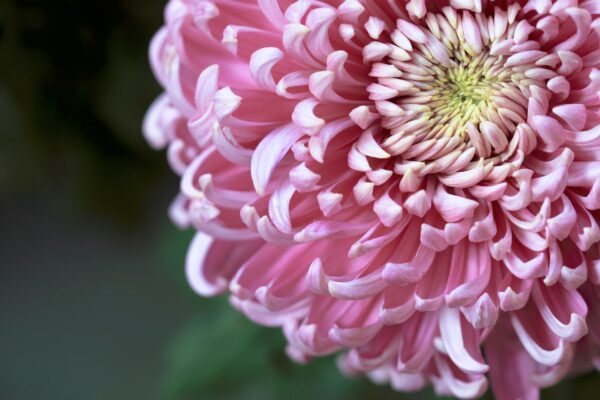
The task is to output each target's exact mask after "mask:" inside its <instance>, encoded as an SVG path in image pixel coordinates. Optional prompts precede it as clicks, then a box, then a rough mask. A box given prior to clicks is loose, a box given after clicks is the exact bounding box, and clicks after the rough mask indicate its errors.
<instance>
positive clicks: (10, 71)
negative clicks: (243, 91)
mask: <svg viewBox="0 0 600 400" xmlns="http://www.w3.org/2000/svg"><path fill="white" fill-rule="evenodd" d="M163 6H164V1H163V0H120V1H117V0H102V1H101V0H70V1H69V0H63V1H58V0H20V1H16V0H0V138H1V144H0V215H1V221H0V250H1V253H0V268H1V271H2V275H1V277H0V400H38V399H40V400H96V399H97V400H138V399H140V400H152V399H173V400H188V399H190V400H191V399H203V400H205V399H207V400H208V399H265V400H268V399H306V398H315V399H433V398H434V396H433V394H432V392H431V390H427V391H425V392H423V393H418V394H412V395H402V394H398V393H395V392H393V391H392V390H391V389H389V388H387V387H378V386H374V385H372V384H371V383H369V382H368V381H366V380H365V379H356V378H354V379H348V378H343V377H342V376H340V374H339V372H338V371H337V369H336V367H335V359H334V358H331V359H324V360H318V361H315V362H313V363H311V364H310V365H309V366H298V365H294V364H293V363H291V362H290V361H288V360H287V358H286V357H285V354H284V352H283V347H284V340H283V338H282V335H281V333H280V332H279V331H277V330H269V329H265V328H260V327H257V326H255V325H253V324H251V323H250V322H248V321H247V320H245V318H243V317H242V316H240V315H238V314H237V313H236V312H235V311H234V310H233V309H231V308H230V307H229V305H228V303H227V300H226V299H224V298H221V299H200V298H198V297H197V296H195V295H194V294H193V293H192V292H191V290H190V289H189V288H188V287H187V285H186V283H185V280H184V274H183V263H184V257H185V251H186V247H187V242H188V241H189V240H190V238H191V236H192V233H191V232H182V231H178V230H177V229H176V228H175V227H173V225H172V224H171V223H170V221H169V220H168V218H167V215H166V209H167V207H168V204H169V202H170V200H171V198H172V197H173V196H174V195H175V193H176V191H177V187H178V182H177V179H176V178H175V176H174V175H173V174H172V173H171V172H170V171H169V169H168V167H167V163H166V161H165V156H164V154H161V153H156V152H153V151H152V150H150V149H149V148H148V146H147V145H146V143H145V142H144V140H143V138H142V135H141V132H140V125H141V121H142V118H143V116H144V112H145V110H146V108H147V106H148V105H149V104H150V103H151V101H152V100H153V98H154V97H155V96H156V95H158V94H159V93H160V88H159V87H158V85H157V84H156V83H155V81H154V79H153V77H152V74H151V72H150V70H149V68H148V62H147V56H146V49H147V45H148V43H149V41H150V38H151V36H152V34H153V32H154V31H156V29H157V28H158V27H159V26H160V24H161V20H162V8H163ZM598 378H599V376H598V375H597V374H594V373H591V374H588V375H585V376H583V377H578V378H575V379H572V380H569V381H567V382H565V383H562V384H561V385H559V386H557V387H555V388H552V389H550V390H547V391H545V392H544V393H543V396H542V397H543V398H544V399H565V398H568V397H571V398H573V399H598V398H600V395H599V394H598V393H600V380H599V379H598Z"/></svg>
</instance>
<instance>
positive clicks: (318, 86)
mask: <svg viewBox="0 0 600 400" xmlns="http://www.w3.org/2000/svg"><path fill="white" fill-rule="evenodd" d="M165 18H166V26H165V27H164V28H162V29H161V30H160V31H159V32H158V33H157V35H156V37H155V39H154V41H153V43H152V46H151V60H152V65H153V68H154V71H155V73H156V76H157V78H158V80H159V81H160V82H161V84H162V85H163V86H164V88H165V90H166V93H165V94H164V95H162V96H161V97H160V98H159V99H158V100H157V101H156V103H155V104H154V105H153V106H152V107H151V109H150V111H149V113H148V116H147V119H146V121H145V134H146V137H147V138H148V140H149V141H150V143H151V144H152V145H154V146H155V147H164V146H168V155H169V160H170V163H171V165H172V167H173V169H174V170H175V171H176V172H177V173H179V174H180V175H181V195H180V196H179V197H178V199H177V200H176V201H175V203H174V205H173V207H172V209H171V214H172V217H173V219H174V220H175V221H176V222H177V223H178V224H179V225H181V226H188V225H191V226H193V227H195V229H196V230H197V231H198V233H197V235H196V237H195V239H194V241H193V243H192V244H191V247H190V250H189V254H188V260H187V274H188V278H189V281H190V283H191V285H192V286H193V288H194V289H195V290H196V291H198V292H199V293H200V294H202V295H215V294H219V293H222V292H225V291H229V292H230V293H231V302H232V304H233V305H234V306H235V307H236V308H238V309H239V310H241V311H242V312H244V313H245V314H246V315H247V316H248V317H249V318H251V319H252V320H254V321H256V322H258V323H260V324H264V325H268V326H281V327H282V328H283V330H284V333H285V335H286V337H287V339H288V343H289V346H288V353H289V355H290V356H291V357H292V358H294V359H296V360H298V361H307V360H308V359H310V358H311V357H315V356H320V355H325V354H331V353H336V352H341V353H343V356H342V358H341V361H340V366H341V367H342V369H343V370H345V371H346V372H348V373H365V374H368V375H369V376H370V377H371V378H372V379H373V380H375V381H389V382H390V383H391V385H392V386H393V387H394V388H396V389H398V390H404V391H411V390H418V389H420V388H421V387H423V386H424V385H426V384H427V383H428V382H431V383H432V384H433V385H434V387H435V389H436V390H437V392H438V393H440V394H452V395H454V396H457V397H460V398H473V397H478V396H480V395H481V394H483V393H484V392H485V390H486V389H487V382H488V378H489V379H490V380H491V382H492V387H493V390H494V392H495V394H496V396H497V397H498V398H499V399H516V398H521V399H535V398H537V396H538V395H539V394H538V392H539V388H540V387H545V386H548V385H552V384H554V383H556V382H557V381H558V380H560V379H561V378H562V377H563V376H564V375H565V374H566V373H568V372H569V371H571V370H573V369H577V370H583V369H585V368H588V367H590V366H592V365H594V363H595V365H598V364H599V362H598V359H597V358H596V356H595V354H596V350H595V349H596V348H597V346H598V345H600V301H599V299H598V290H597V285H599V284H600V248H599V247H598V246H599V242H600V228H599V226H598V224H597V219H598V216H599V215H600V214H599V212H598V209H600V175H599V174H598V171H600V96H599V93H600V70H599V68H600V6H599V3H598V1H597V0H583V1H578V0H556V1H553V0H521V1H511V0H498V1H493V0H439V1H425V0H410V1H407V0H320V1H318V0H171V1H170V2H169V4H168V6H167V9H166V17H165ZM588 331H589V334H588Z"/></svg>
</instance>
